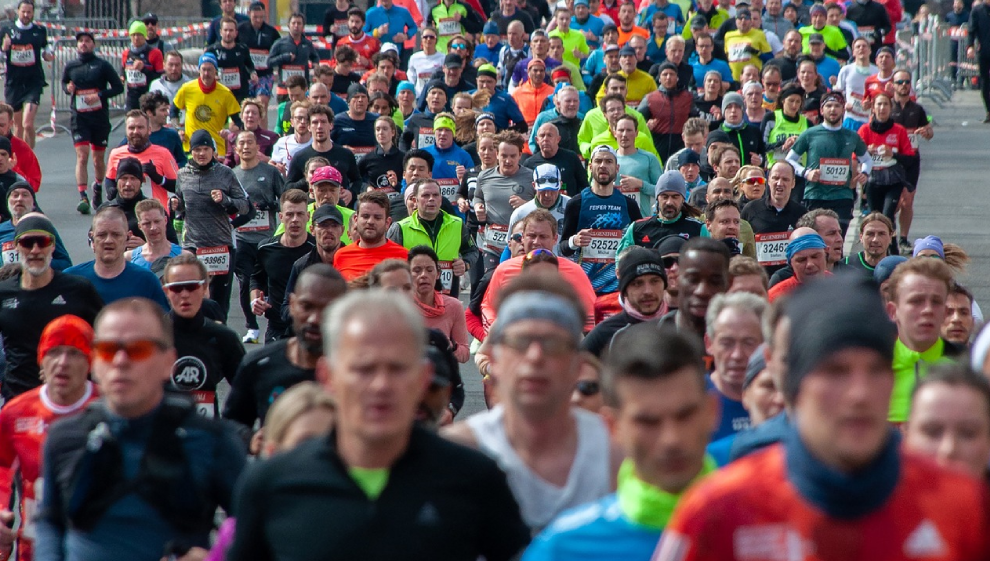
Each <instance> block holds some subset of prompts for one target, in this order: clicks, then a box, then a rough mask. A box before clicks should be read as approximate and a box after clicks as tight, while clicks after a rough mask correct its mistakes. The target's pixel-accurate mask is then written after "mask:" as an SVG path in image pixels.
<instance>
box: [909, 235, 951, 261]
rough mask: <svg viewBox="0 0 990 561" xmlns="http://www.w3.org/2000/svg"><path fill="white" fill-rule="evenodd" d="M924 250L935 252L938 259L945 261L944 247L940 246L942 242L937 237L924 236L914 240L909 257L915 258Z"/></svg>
mask: <svg viewBox="0 0 990 561" xmlns="http://www.w3.org/2000/svg"><path fill="white" fill-rule="evenodd" d="M926 249H931V250H933V251H935V253H938V256H939V257H941V258H942V259H945V247H944V246H943V245H942V240H941V239H940V238H939V237H938V236H925V237H923V238H918V239H916V240H914V253H912V254H911V256H912V257H917V256H918V254H919V253H921V252H922V251H924V250H926Z"/></svg>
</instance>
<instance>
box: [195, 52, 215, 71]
mask: <svg viewBox="0 0 990 561" xmlns="http://www.w3.org/2000/svg"><path fill="white" fill-rule="evenodd" d="M204 64H212V65H213V68H220V63H219V62H218V61H217V57H216V55H214V54H213V53H203V54H201V55H199V64H197V65H196V67H197V68H198V67H200V66H203V65H204Z"/></svg>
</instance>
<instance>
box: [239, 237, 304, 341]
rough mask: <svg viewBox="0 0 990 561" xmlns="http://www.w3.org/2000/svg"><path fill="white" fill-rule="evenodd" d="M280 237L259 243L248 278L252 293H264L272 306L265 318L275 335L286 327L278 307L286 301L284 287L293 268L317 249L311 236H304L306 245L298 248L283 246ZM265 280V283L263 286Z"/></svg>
mask: <svg viewBox="0 0 990 561" xmlns="http://www.w3.org/2000/svg"><path fill="white" fill-rule="evenodd" d="M280 238H281V236H275V237H272V238H269V239H268V240H266V241H263V242H261V243H259V244H258V255H257V257H256V258H255V262H254V273H253V274H252V275H251V290H261V291H263V292H264V293H265V296H267V297H268V301H269V302H270V303H271V305H272V307H271V308H269V309H268V311H266V312H265V317H266V318H268V321H269V323H271V324H272V326H273V331H274V332H278V331H279V329H281V330H282V331H285V328H286V327H288V325H285V324H284V322H283V321H282V314H281V308H282V306H281V304H282V301H283V300H285V287H286V285H287V284H288V283H289V274H290V273H291V272H292V265H294V264H295V262H296V261H297V260H299V259H300V258H301V257H303V256H305V255H308V254H309V252H310V251H312V250H313V248H315V247H316V239H315V238H313V236H307V238H306V242H305V243H303V244H302V245H300V246H299V247H286V246H284V245H282V243H281V242H280V241H279V239H280ZM266 278H267V279H268V281H267V283H265V284H264V285H262V284H261V283H262V282H264V280H265V279H266Z"/></svg>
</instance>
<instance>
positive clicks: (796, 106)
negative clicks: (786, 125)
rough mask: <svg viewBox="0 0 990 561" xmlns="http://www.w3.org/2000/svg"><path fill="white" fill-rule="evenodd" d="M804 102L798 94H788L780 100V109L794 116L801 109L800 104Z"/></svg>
mask: <svg viewBox="0 0 990 561" xmlns="http://www.w3.org/2000/svg"><path fill="white" fill-rule="evenodd" d="M803 104H804V98H803V97H801V96H799V95H789V96H787V97H786V98H785V99H783V100H782V103H781V107H780V108H781V110H783V112H784V114H785V115H787V116H788V117H794V116H796V115H797V114H798V112H799V111H801V106H802V105H803Z"/></svg>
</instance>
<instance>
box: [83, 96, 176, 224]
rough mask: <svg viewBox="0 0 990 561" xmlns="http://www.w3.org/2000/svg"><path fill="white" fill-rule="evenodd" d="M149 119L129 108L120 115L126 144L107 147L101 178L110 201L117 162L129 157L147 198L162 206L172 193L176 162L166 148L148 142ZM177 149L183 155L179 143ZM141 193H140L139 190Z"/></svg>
mask: <svg viewBox="0 0 990 561" xmlns="http://www.w3.org/2000/svg"><path fill="white" fill-rule="evenodd" d="M150 122H151V120H150V119H149V118H148V114H147V113H145V112H143V111H140V110H137V109H132V110H131V111H128V112H127V116H126V117H125V119H124V130H125V134H126V139H127V144H125V145H123V146H118V147H117V148H114V149H113V150H110V156H109V157H108V158H107V176H106V178H105V179H104V181H103V189H102V190H103V191H106V193H107V200H109V201H113V200H114V199H115V198H116V197H117V182H118V181H119V180H120V170H119V166H120V165H121V163H122V162H123V160H125V159H128V158H132V159H136V160H137V161H138V163H139V165H140V168H141V174H140V175H138V174H137V173H134V177H136V178H137V179H138V181H139V183H140V186H139V189H140V188H141V187H143V186H144V185H145V183H147V184H148V186H149V189H148V192H149V194H150V195H151V198H153V199H155V200H157V201H158V202H160V203H162V206H165V205H168V204H169V203H168V200H169V198H170V197H171V196H172V193H175V183H176V178H177V177H178V173H179V166H178V164H177V163H176V161H175V159H174V158H173V157H172V153H171V152H170V151H169V150H168V148H166V147H164V146H161V145H159V144H155V143H153V142H151V135H150V134H149V131H150V127H149V125H150ZM179 152H180V153H181V154H182V157H183V158H185V153H184V152H182V150H181V145H180V147H179ZM187 163H188V162H187ZM145 178H147V179H145ZM101 193H102V191H101ZM142 196H144V194H143V193H142ZM101 198H102V195H101ZM96 199H97V197H96V196H95V195H94V197H93V202H94V203H95V202H97V200H96Z"/></svg>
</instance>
